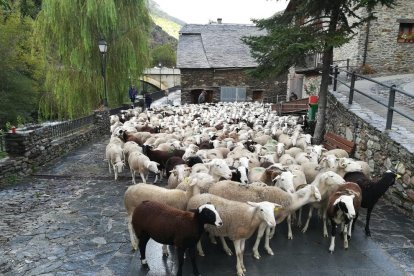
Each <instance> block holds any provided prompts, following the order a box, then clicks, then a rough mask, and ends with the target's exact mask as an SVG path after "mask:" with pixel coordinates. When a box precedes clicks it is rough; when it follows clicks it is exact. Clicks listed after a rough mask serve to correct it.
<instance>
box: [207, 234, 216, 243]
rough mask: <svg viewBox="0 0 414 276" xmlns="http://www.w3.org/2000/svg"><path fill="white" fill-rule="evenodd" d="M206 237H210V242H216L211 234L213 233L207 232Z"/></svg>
mask: <svg viewBox="0 0 414 276" xmlns="http://www.w3.org/2000/svg"><path fill="white" fill-rule="evenodd" d="M208 237H209V238H210V242H211V243H212V244H217V241H216V238H215V237H214V235H213V234H211V233H208Z"/></svg>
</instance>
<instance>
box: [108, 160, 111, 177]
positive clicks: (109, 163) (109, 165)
mask: <svg viewBox="0 0 414 276" xmlns="http://www.w3.org/2000/svg"><path fill="white" fill-rule="evenodd" d="M108 168H109V174H111V173H112V171H111V161H110V160H108Z"/></svg>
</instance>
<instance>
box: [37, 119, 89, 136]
mask: <svg viewBox="0 0 414 276" xmlns="http://www.w3.org/2000/svg"><path fill="white" fill-rule="evenodd" d="M94 117H95V116H94V115H89V116H86V117H82V118H79V119H75V120H71V121H66V122H62V123H58V124H55V125H52V126H46V127H45V128H47V129H48V130H49V131H50V136H49V137H50V138H58V137H62V136H65V135H67V134H71V133H74V132H76V131H78V130H79V129H80V128H82V127H84V126H87V125H91V124H93V121H94Z"/></svg>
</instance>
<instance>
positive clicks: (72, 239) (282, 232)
mask: <svg viewBox="0 0 414 276" xmlns="http://www.w3.org/2000/svg"><path fill="white" fill-rule="evenodd" d="M107 139H108V137H106V138H103V139H101V140H100V141H98V142H96V143H95V144H91V145H88V146H85V147H82V148H81V149H78V150H76V151H74V152H72V153H70V154H68V155H67V156H65V157H63V158H62V159H61V160H58V161H56V162H55V164H53V165H50V166H48V167H45V168H42V169H40V170H38V171H37V172H36V175H35V176H33V177H29V178H26V179H24V180H22V181H19V182H18V183H16V184H15V185H14V186H10V187H6V188H3V189H2V190H0V216H1V218H2V219H1V222H0V274H1V275H13V276H14V275H154V276H155V275H156V276H162V275H170V274H171V275H172V274H174V273H175V272H174V271H175V269H176V263H175V261H174V259H173V258H171V257H170V258H169V259H167V260H165V259H162V258H161V255H160V250H159V249H160V245H158V244H155V243H154V242H150V244H149V246H148V249H147V250H148V256H149V257H148V259H149V263H150V266H151V270H150V271H149V272H148V271H146V270H142V269H141V268H140V265H139V253H134V252H132V251H131V245H130V243H129V236H128V231H127V227H126V212H125V211H124V207H123V194H124V192H125V190H126V188H127V186H128V185H130V183H131V180H130V176H129V172H124V173H123V174H122V175H121V177H120V180H118V181H116V182H115V181H114V180H113V177H112V176H109V174H108V166H107V163H106V162H104V161H103V159H104V149H105V145H106V142H107ZM377 207H378V208H376V209H374V212H373V216H372V220H371V231H372V234H373V237H372V239H371V238H365V236H364V235H363V231H362V229H361V225H362V223H361V222H362V221H364V216H363V214H362V216H361V219H360V222H359V223H358V225H357V227H356V229H355V233H354V236H353V239H352V241H351V242H350V249H349V250H347V251H345V250H343V248H342V242H341V239H340V238H337V249H336V251H335V253H334V254H333V255H330V254H328V246H329V239H324V238H323V237H322V235H321V225H320V223H319V222H318V221H317V219H315V220H314V221H312V223H311V227H310V231H308V233H306V234H302V233H300V231H299V229H298V228H296V227H295V228H294V240H293V241H289V240H287V239H286V225H285V224H284V223H283V224H282V225H281V226H279V227H278V230H277V235H276V237H275V238H274V239H273V240H272V243H271V246H272V247H273V248H274V250H275V256H268V255H266V254H265V253H264V252H263V251H261V254H262V259H261V260H260V261H256V260H254V259H253V258H252V256H251V240H250V241H249V242H248V243H247V245H246V253H245V262H246V266H247V269H248V272H247V275H352V274H357V275H374V274H375V275H414V265H413V264H414V247H413V240H414V230H413V229H414V227H413V223H412V220H411V219H409V218H407V217H405V216H404V215H401V214H399V213H398V212H397V211H395V209H393V207H391V206H388V205H386V204H384V203H381V204H379V206H377ZM374 241H375V242H374ZM204 245H205V250H206V253H207V257H204V258H199V259H198V263H199V266H200V271H201V272H202V274H203V275H215V276H218V275H223V276H224V275H233V274H235V257H234V256H232V257H227V256H226V255H225V254H224V253H223V252H222V250H220V247H217V248H214V246H213V245H210V244H209V242H207V241H206V242H205V243H204ZM231 248H232V246H231ZM170 250H171V248H170ZM261 250H262V249H261ZM171 251H173V250H171ZM172 256H173V257H174V256H175V255H174V252H172ZM390 256H391V257H390ZM190 272H191V265H190V264H189V262H188V261H186V262H185V267H184V275H191V273H190Z"/></svg>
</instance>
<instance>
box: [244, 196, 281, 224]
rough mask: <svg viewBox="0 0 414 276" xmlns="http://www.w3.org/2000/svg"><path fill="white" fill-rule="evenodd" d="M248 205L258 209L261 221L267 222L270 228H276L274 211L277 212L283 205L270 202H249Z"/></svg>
mask: <svg viewBox="0 0 414 276" xmlns="http://www.w3.org/2000/svg"><path fill="white" fill-rule="evenodd" d="M247 204H249V205H250V206H253V207H255V208H256V210H257V211H258V213H259V217H260V218H261V220H263V221H264V222H266V224H267V225H268V226H270V227H275V226H276V220H275V215H274V211H275V208H280V207H282V206H281V205H279V204H276V203H272V202H268V201H263V202H250V201H248V202H247Z"/></svg>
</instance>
